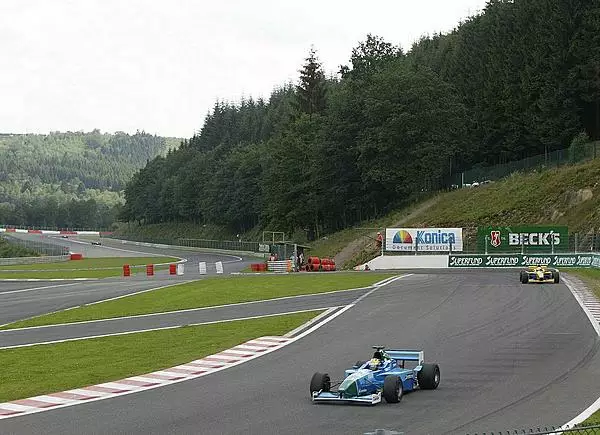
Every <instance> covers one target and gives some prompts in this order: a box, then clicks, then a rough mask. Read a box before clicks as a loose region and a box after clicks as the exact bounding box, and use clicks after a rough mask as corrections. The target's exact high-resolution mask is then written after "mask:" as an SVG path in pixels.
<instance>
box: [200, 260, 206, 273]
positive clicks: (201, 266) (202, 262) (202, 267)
mask: <svg viewBox="0 0 600 435" xmlns="http://www.w3.org/2000/svg"><path fill="white" fill-rule="evenodd" d="M198 272H200V275H206V263H205V262H204V261H201V262H200V263H198Z"/></svg>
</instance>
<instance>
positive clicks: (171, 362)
mask: <svg viewBox="0 0 600 435" xmlns="http://www.w3.org/2000/svg"><path fill="white" fill-rule="evenodd" d="M319 313H320V311H310V312H306V313H297V314H287V315H281V316H275V317H267V318H263V319H251V320H239V321H235V322H226V323H218V324H213V325H203V326H189V327H182V328H177V329H169V330H165V331H151V332H142V333H137V334H130V335H121V336H117V337H105V338H95V339H90V340H81V341H72V342H66V343H58V344H50V345H39V346H32V347H26V348H19V349H6V350H0V366H1V367H2V370H0V385H2V388H1V389H0V402H6V401H10V400H16V399H22V398H26V397H32V396H37V395H40V394H47V393H51V392H57V391H64V390H69V389H72V388H78V387H84V386H87V385H93V384H98V383H103V382H109V381H114V380H119V379H123V378H126V377H129V376H135V375H141V374H144V373H149V372H153V371H156V370H160V369H164V368H167V367H173V366H176V365H179V364H184V363H186V362H189V361H193V360H195V359H198V358H202V357H204V356H206V355H210V354H214V353H217V352H220V351H221V350H224V349H228V348H231V347H233V346H236V345H238V344H240V343H243V342H246V341H248V340H251V339H253V338H257V337H260V336H264V335H282V334H285V333H287V332H288V331H291V330H293V329H295V328H296V327H298V326H300V325H302V324H303V323H305V322H307V321H308V320H310V319H312V318H313V317H315V316H316V315H318V314H319Z"/></svg>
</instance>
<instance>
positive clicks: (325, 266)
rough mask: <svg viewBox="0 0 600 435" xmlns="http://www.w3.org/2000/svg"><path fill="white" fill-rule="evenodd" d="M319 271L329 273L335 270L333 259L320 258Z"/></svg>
mask: <svg viewBox="0 0 600 435" xmlns="http://www.w3.org/2000/svg"><path fill="white" fill-rule="evenodd" d="M321 269H322V270H324V271H326V272H329V271H334V270H335V260H334V259H333V258H322V259H321Z"/></svg>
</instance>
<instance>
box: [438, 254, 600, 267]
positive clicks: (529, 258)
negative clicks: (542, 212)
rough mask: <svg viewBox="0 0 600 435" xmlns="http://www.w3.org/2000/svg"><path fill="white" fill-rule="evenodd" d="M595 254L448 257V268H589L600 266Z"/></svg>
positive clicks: (599, 258)
mask: <svg viewBox="0 0 600 435" xmlns="http://www.w3.org/2000/svg"><path fill="white" fill-rule="evenodd" d="M599 260H600V256H598V255H595V254H556V255H552V254H547V255H544V254H533V255H527V254H512V255H511V254H505V255H502V254H496V255H450V256H448V267H527V266H548V267H557V268H559V267H590V266H594V265H595V263H597V264H598V265H600V261H599Z"/></svg>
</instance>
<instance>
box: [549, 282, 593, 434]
mask: <svg viewBox="0 0 600 435" xmlns="http://www.w3.org/2000/svg"><path fill="white" fill-rule="evenodd" d="M562 280H563V283H564V284H565V285H566V286H567V288H568V289H569V290H570V291H571V294H572V295H573V297H575V300H576V301H577V303H578V304H579V306H581V308H582V309H583V311H584V313H585V315H586V316H587V317H588V319H589V321H590V323H591V324H592V326H593V328H594V330H595V331H596V334H598V335H599V336H600V324H598V319H597V318H596V317H594V315H593V314H592V313H591V312H590V310H589V308H588V305H590V304H594V305H598V299H597V298H596V297H595V296H594V294H593V293H591V292H590V291H589V290H587V289H583V290H581V289H578V288H577V287H576V286H575V284H574V283H573V282H571V281H570V280H569V279H568V278H565V277H563V279H562ZM584 299H585V301H586V302H584ZM599 409H600V398H598V399H596V401H595V402H594V403H592V404H591V405H590V406H589V407H588V408H587V409H585V410H584V411H583V412H582V413H581V414H579V415H578V416H577V417H575V418H574V419H572V420H571V421H569V422H567V423H565V424H564V425H562V426H561V427H559V428H558V431H557V432H554V433H555V434H561V433H562V432H561V430H566V429H570V428H573V426H574V425H576V424H579V423H582V422H584V421H585V420H587V419H588V418H589V417H590V416H591V415H592V414H593V413H595V412H596V411H598V410H599Z"/></svg>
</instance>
